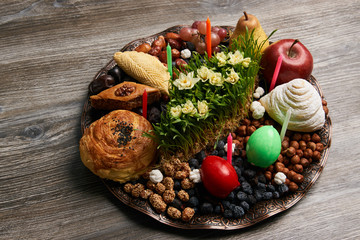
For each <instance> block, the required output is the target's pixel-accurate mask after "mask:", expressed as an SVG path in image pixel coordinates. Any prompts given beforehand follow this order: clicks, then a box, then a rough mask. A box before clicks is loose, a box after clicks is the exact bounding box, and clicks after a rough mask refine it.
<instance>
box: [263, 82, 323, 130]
mask: <svg viewBox="0 0 360 240" xmlns="http://www.w3.org/2000/svg"><path fill="white" fill-rule="evenodd" d="M260 103H261V104H262V105H263V106H264V107H265V110H266V112H267V113H268V114H269V115H270V117H271V118H273V119H274V120H275V121H277V122H278V123H280V124H281V125H282V123H283V121H284V119H285V115H286V111H287V110H288V108H292V113H291V117H290V121H289V125H288V129H289V130H292V131H298V132H313V131H316V130H319V129H320V128H321V127H323V126H324V123H325V112H324V110H323V107H322V101H321V97H320V95H319V93H318V92H317V91H316V90H315V88H314V87H313V86H312V85H311V84H310V83H309V82H308V81H306V80H305V79H300V78H297V79H294V80H292V81H290V82H288V83H286V84H282V85H279V86H277V87H276V88H275V89H274V90H272V91H271V92H270V93H268V94H267V95H265V96H264V97H262V98H261V99H260Z"/></svg>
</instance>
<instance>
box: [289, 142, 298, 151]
mask: <svg viewBox="0 0 360 240" xmlns="http://www.w3.org/2000/svg"><path fill="white" fill-rule="evenodd" d="M290 147H293V148H295V149H299V147H300V146H299V143H298V142H297V141H291V142H290Z"/></svg>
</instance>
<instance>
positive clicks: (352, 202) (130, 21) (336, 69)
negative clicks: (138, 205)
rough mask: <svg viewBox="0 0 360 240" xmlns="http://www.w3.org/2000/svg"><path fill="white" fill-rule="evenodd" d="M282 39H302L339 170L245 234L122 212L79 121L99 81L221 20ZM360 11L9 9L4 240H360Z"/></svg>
mask: <svg viewBox="0 0 360 240" xmlns="http://www.w3.org/2000/svg"><path fill="white" fill-rule="evenodd" d="M244 10H245V11H247V12H248V13H251V14H254V15H256V16H257V17H258V18H259V20H260V22H261V24H262V26H263V28H264V30H265V31H266V32H267V33H270V32H271V31H272V30H274V29H278V31H277V32H276V34H275V35H274V36H273V37H272V40H273V41H276V40H278V39H282V38H299V39H300V40H301V41H302V43H303V44H304V45H306V46H307V47H308V49H309V50H310V51H311V53H312V55H313V57H314V71H313V75H314V76H315V77H316V79H317V80H318V81H319V83H320V85H321V87H322V89H323V92H324V95H325V97H326V100H327V101H328V107H329V109H330V116H331V119H332V123H333V139H332V146H331V149H330V156H329V158H328V162H327V164H326V167H325V169H324V171H323V174H322V175H321V176H320V178H319V180H318V181H317V182H316V184H315V185H314V186H313V187H312V189H311V190H310V192H309V193H308V194H307V196H306V197H305V198H304V199H302V200H301V201H300V202H299V203H298V204H296V205H295V206H294V207H292V208H291V209H290V210H288V211H286V212H284V213H282V214H279V215H277V216H275V217H272V218H270V219H268V220H266V221H264V222H262V223H260V224H257V225H255V226H253V227H250V228H247V229H242V230H236V231H214V230H211V231H209V230H201V231H200V230H195V231H194V230H181V229H175V228H172V227H168V226H165V225H163V224H161V223H158V222H156V221H154V220H153V219H151V218H149V217H147V216H145V215H143V214H141V213H139V212H137V211H135V210H133V209H129V208H128V207H126V206H125V205H123V204H122V203H120V202H119V201H118V200H117V199H115V197H114V196H113V195H111V194H110V193H109V192H108V191H107V190H106V188H105V187H104V185H103V184H102V182H101V180H100V179H99V178H97V177H96V176H94V175H93V174H91V172H90V171H88V170H87V169H86V168H85V167H84V166H83V165H82V163H81V160H80V157H79V152H78V141H79V139H80V137H81V132H80V115H81V111H82V106H83V103H84V100H85V98H86V94H87V87H88V84H89V82H90V81H91V79H92V77H93V76H94V75H95V74H96V72H97V71H98V70H99V69H100V68H101V67H103V66H104V65H105V64H106V63H107V62H108V61H109V60H110V59H111V57H112V55H113V53H114V52H115V51H117V50H119V49H120V48H122V47H123V46H124V45H125V44H126V43H128V42H130V41H132V40H134V39H137V38H141V37H146V36H149V35H152V34H154V33H157V32H160V31H162V30H165V29H166V28H168V27H171V26H174V25H178V24H192V22H193V21H195V20H205V19H206V17H208V16H209V17H210V19H211V21H212V25H236V22H237V20H238V18H239V17H240V16H241V15H242V12H243V11H244ZM359 12H360V2H359V1H358V0H343V1H331V0H306V1H291V2H290V1H285V0H278V1H275V0H270V1H235V0H226V1H220V0H218V1H211V0H202V1H201V0H199V1H190V0H185V1H173V0H171V1H165V0H158V1H145V0H139V1H125V0H122V1H112V0H105V1H95V0H39V1H33V0H27V1H14V0H13V1H10V0H3V1H1V2H0V49H1V50H0V54H1V56H0V73H1V75H0V84H1V85H0V139H1V141H0V238H1V239H169V238H171V239H186V238H206V239H220V238H221V239H239V238H244V239H245V238H246V239H312V238H314V239H356V238H357V239H358V238H360V227H359V220H360V217H359V215H360V200H359V199H360V191H359V190H360V189H359V180H360V179H359V171H360V161H359V156H360V140H359V139H360V138H359V136H358V135H359V132H360V131H359V130H358V129H359V126H360V97H359V92H360V74H359V68H360V60H359V59H360V54H359V47H360V46H359V43H360V17H359V16H360V15H359Z"/></svg>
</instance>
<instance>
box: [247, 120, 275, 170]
mask: <svg viewBox="0 0 360 240" xmlns="http://www.w3.org/2000/svg"><path fill="white" fill-rule="evenodd" d="M280 152H281V139H280V135H279V133H278V131H276V129H275V128H274V127H273V126H263V127H261V128H258V129H257V130H256V131H255V132H253V134H251V136H250V138H249V140H248V142H247V144H246V156H247V160H248V162H250V163H252V164H254V165H255V166H258V167H262V168H266V167H269V166H270V165H271V164H273V163H274V162H275V161H276V159H277V158H278V157H279V155H280Z"/></svg>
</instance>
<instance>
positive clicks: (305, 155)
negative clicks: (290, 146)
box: [304, 148, 313, 159]
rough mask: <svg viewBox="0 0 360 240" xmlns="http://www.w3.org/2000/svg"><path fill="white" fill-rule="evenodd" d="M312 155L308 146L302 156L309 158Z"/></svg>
mask: <svg viewBox="0 0 360 240" xmlns="http://www.w3.org/2000/svg"><path fill="white" fill-rule="evenodd" d="M312 156H313V151H312V150H311V149H310V148H307V149H305V151H304V158H307V159H309V158H311V157H312Z"/></svg>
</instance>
